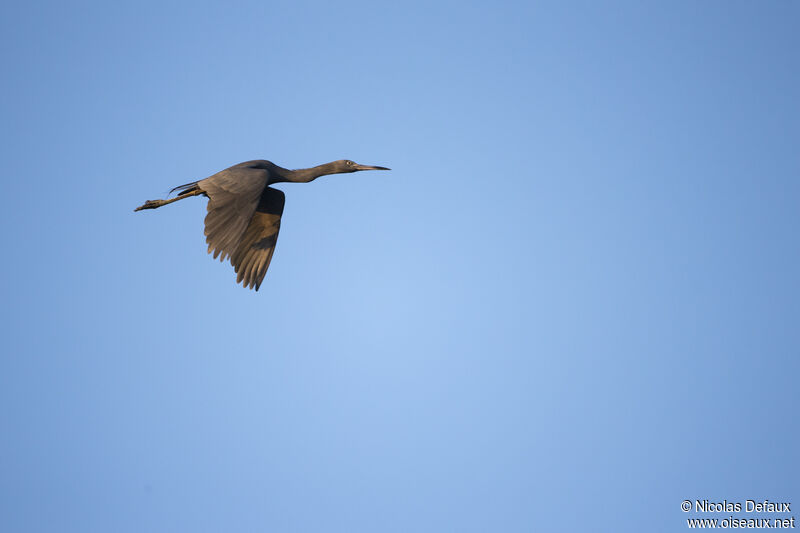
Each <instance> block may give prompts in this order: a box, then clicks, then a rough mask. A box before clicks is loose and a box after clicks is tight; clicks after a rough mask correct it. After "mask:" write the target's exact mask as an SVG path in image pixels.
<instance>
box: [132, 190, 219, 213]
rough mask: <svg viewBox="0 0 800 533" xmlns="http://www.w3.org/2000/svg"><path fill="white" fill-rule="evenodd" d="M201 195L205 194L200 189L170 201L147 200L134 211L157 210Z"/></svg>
mask: <svg viewBox="0 0 800 533" xmlns="http://www.w3.org/2000/svg"><path fill="white" fill-rule="evenodd" d="M200 194H205V193H204V192H203V191H201V190H200V189H195V190H193V191H190V192H185V193H183V194H181V195H179V196H176V197H175V198H170V199H169V200H147V201H146V202H145V203H143V204H142V205H140V206H139V207H137V208H136V209H134V211H141V210H142V209H156V208H158V207H161V206H162V205H167V204H171V203H172V202H177V201H178V200H183V199H184V198H189V197H190V196H198V195H200Z"/></svg>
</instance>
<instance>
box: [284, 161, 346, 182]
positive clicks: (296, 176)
mask: <svg viewBox="0 0 800 533" xmlns="http://www.w3.org/2000/svg"><path fill="white" fill-rule="evenodd" d="M277 174H278V175H279V176H280V178H281V180H280V181H286V182H289V183H309V182H311V181H314V180H315V179H317V178H318V177H320V176H325V175H326V174H333V164H332V163H325V164H324V165H319V166H316V167H311V168H300V169H297V170H288V169H285V168H281V169H280V170H279V171H278V172H277Z"/></svg>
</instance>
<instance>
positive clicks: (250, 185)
mask: <svg viewBox="0 0 800 533" xmlns="http://www.w3.org/2000/svg"><path fill="white" fill-rule="evenodd" d="M359 170H389V169H388V168H385V167H374V166H368V165H359V164H357V163H354V162H353V161H350V160H346V159H343V160H339V161H333V162H331V163H326V164H324V165H319V166H316V167H312V168H304V169H300V170H289V169H286V168H283V167H280V166H278V165H276V164H274V163H272V162H270V161H265V160H256V161H246V162H244V163H239V164H238V165H234V166H232V167H230V168H226V169H225V170H222V171H220V172H217V173H216V174H214V175H213V176H209V177H208V178H205V179H202V180H199V181H194V182H191V183H187V184H185V185H180V186H178V187H175V188H174V189H172V191H170V192H174V191H178V196H177V197H175V198H172V199H170V200H148V201H147V202H145V203H144V204H143V205H141V206H139V207H137V208H136V209H135V211H139V210H142V209H156V208H158V207H161V206H162V205H166V204H169V203H172V202H175V201H178V200H182V199H184V198H188V197H190V196H198V195H203V196H207V197H208V214H207V215H206V220H205V234H206V242H207V243H208V253H211V252H213V253H214V259H216V258H217V257H219V259H220V260H221V261H224V260H225V259H226V258H228V257H229V258H230V261H231V264H232V265H233V267H234V269H235V270H236V274H237V277H236V282H237V283H242V286H244V287H248V288H255V289H256V290H258V288H259V287H260V286H261V282H262V281H263V279H264V275H265V274H266V273H267V268H268V267H269V263H270V261H271V260H272V254H273V252H274V251H275V243H276V242H277V240H278V231H279V230H280V225H281V215H282V214H283V205H284V201H285V196H284V194H283V192H282V191H280V190H278V189H273V188H272V187H270V185H272V184H274V183H309V182H311V181H314V180H315V179H317V178H318V177H320V176H325V175H328V174H341V173H347V172H357V171H359Z"/></svg>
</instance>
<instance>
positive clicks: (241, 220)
mask: <svg viewBox="0 0 800 533" xmlns="http://www.w3.org/2000/svg"><path fill="white" fill-rule="evenodd" d="M253 163H255V162H247V163H242V164H239V165H236V166H233V167H230V168H227V169H225V170H223V171H221V172H218V173H216V174H214V175H213V176H210V177H208V178H206V179H204V180H200V181H198V182H197V186H198V187H199V188H200V189H201V190H202V191H203V192H205V193H206V195H208V214H206V220H205V234H206V242H207V243H208V252H209V253H212V252H213V253H214V259H216V258H217V257H219V259H220V261H224V260H225V258H226V257H230V256H233V254H234V253H235V252H236V249H237V247H238V246H239V242H240V241H241V240H242V237H243V235H244V233H245V230H246V229H247V227H248V224H250V221H251V219H252V218H253V213H255V211H256V208H257V207H258V205H259V201H260V199H261V194H262V193H263V192H264V189H265V188H266V186H267V184H268V183H269V171H268V170H267V169H265V168H254V167H253Z"/></svg>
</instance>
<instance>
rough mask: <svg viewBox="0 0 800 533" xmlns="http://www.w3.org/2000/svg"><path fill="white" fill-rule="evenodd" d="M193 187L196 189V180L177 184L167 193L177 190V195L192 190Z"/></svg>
mask: <svg viewBox="0 0 800 533" xmlns="http://www.w3.org/2000/svg"><path fill="white" fill-rule="evenodd" d="M195 189H197V182H196V181H193V182H191V183H187V184H185V185H178V186H177V187H175V188H174V189H172V190H171V191H169V193H170V194H172V193H174V192H175V191H179V192H178V195H181V194H186V193H187V192H192V191H193V190H195Z"/></svg>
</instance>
